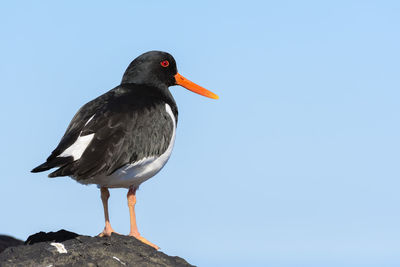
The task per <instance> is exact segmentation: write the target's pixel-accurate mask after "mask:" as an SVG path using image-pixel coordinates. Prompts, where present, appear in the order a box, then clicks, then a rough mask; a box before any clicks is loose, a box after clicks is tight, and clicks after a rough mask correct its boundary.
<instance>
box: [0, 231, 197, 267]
mask: <svg viewBox="0 0 400 267" xmlns="http://www.w3.org/2000/svg"><path fill="white" fill-rule="evenodd" d="M16 245H17V246H16ZM0 266H1V267H3V266H4V267H8V266H35V267H36V266H43V267H56V266H57V267H58V266H93V267H94V266H111V267H113V266H118V267H120V266H146V267H150V266H193V265H190V264H189V263H187V262H186V261H185V260H184V259H182V258H179V257H171V256H168V255H166V254H164V253H162V252H159V251H157V250H155V249H154V248H152V247H150V246H148V245H146V244H143V243H142V242H140V241H139V240H137V239H136V238H133V237H129V236H123V235H117V234H112V235H111V236H110V237H97V236H96V237H90V236H82V235H78V234H76V233H72V232H68V231H65V230H60V231H58V232H55V233H53V232H50V233H44V232H40V233H37V234H34V235H31V236H30V237H29V238H28V239H27V241H26V242H25V245H19V243H13V244H12V246H10V247H8V248H6V249H5V250H4V251H3V252H2V253H0Z"/></svg>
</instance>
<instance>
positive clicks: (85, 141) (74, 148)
mask: <svg viewBox="0 0 400 267" xmlns="http://www.w3.org/2000/svg"><path fill="white" fill-rule="evenodd" d="M93 117H94V115H93V116H92V117H90V119H89V120H88V121H87V122H86V123H85V126H86V125H87V124H88V123H89V122H90V121H91V120H92V119H93ZM81 133H82V132H81ZM93 137H94V133H92V134H88V135H85V136H81V135H80V134H79V137H78V139H76V141H75V143H73V144H72V145H71V146H70V147H68V148H67V149H65V150H64V152H62V153H61V154H60V155H58V156H57V157H70V156H72V157H73V158H74V160H78V159H80V158H81V157H82V154H83V152H85V150H86V148H87V147H88V146H89V144H90V142H91V141H92V139H93Z"/></svg>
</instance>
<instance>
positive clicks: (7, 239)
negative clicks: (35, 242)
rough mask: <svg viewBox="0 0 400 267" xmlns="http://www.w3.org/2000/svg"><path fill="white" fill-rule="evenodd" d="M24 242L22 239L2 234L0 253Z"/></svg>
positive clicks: (0, 237)
mask: <svg viewBox="0 0 400 267" xmlns="http://www.w3.org/2000/svg"><path fill="white" fill-rule="evenodd" d="M22 244H24V242H23V241H22V240H19V239H16V238H14V237H12V236H8V235H0V253H1V252H2V251H3V250H5V249H6V248H8V247H16V246H19V245H22Z"/></svg>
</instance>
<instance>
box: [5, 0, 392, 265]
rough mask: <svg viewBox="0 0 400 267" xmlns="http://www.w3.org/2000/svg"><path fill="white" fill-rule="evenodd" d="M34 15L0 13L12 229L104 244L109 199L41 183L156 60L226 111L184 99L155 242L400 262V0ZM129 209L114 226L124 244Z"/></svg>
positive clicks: (262, 261) (152, 221) (58, 9)
mask: <svg viewBox="0 0 400 267" xmlns="http://www.w3.org/2000/svg"><path fill="white" fill-rule="evenodd" d="M37 2H38V1H8V2H7V3H5V2H3V3H2V4H1V6H0V25H1V26H0V35H1V42H0V51H1V52H0V53H1V60H0V77H1V79H0V80H1V94H2V96H1V100H2V101H1V105H0V114H1V115H0V116H1V125H2V126H1V127H2V129H1V132H2V134H1V138H0V140H1V151H2V153H0V161H1V179H0V203H1V204H0V205H1V220H0V232H2V233H5V234H11V235H14V236H16V237H18V238H22V239H25V238H26V237H27V236H28V235H29V234H32V233H35V232H38V231H55V230H59V229H61V228H65V229H67V230H70V231H75V232H78V233H81V234H86V235H96V234H98V233H99V232H100V231H101V230H102V228H103V226H104V222H103V211H102V206H101V201H100V197H99V191H98V189H97V188H96V187H95V186H83V185H80V184H78V183H76V182H75V181H73V180H71V179H69V178H58V179H48V178H46V174H45V173H42V174H31V173H29V171H30V170H31V169H32V167H34V166H36V165H38V164H39V163H42V162H43V161H44V160H45V158H46V157H47V156H48V155H49V153H50V152H51V151H52V149H53V148H54V147H55V146H56V145H57V143H58V141H59V140H60V138H61V136H62V134H63V132H64V131H65V128H66V126H67V125H68V123H69V121H70V119H71V118H72V116H73V115H74V114H75V112H76V111H77V110H78V108H79V107H80V106H81V105H83V104H84V103H86V102H87V101H89V100H91V99H93V98H95V97H96V96H98V95H100V94H102V93H104V92H106V91H107V90H109V89H111V88H113V87H114V86H116V85H117V84H118V83H119V82H120V80H121V77H122V74H123V72H124V70H125V68H126V67H127V65H128V64H129V63H130V62H131V60H133V59H134V58H135V57H136V56H138V55H139V54H141V53H143V52H146V51H148V50H154V49H156V50H164V51H168V52H170V53H171V54H172V55H173V56H174V57H175V59H176V60H177V63H178V69H179V71H180V73H181V74H182V75H184V76H186V77H188V78H189V79H191V80H193V81H194V82H197V83H198V84H200V85H202V86H204V87H206V88H207V89H209V90H212V91H214V92H216V93H217V94H219V95H220V100H218V101H214V100H210V99H207V98H204V97H201V96H198V95H195V94H193V93H191V92H189V91H187V90H185V89H183V88H180V87H172V88H171V91H172V93H173V95H174V96H175V99H176V101H177V103H178V107H179V111H180V117H179V123H178V132H177V138H176V143H175V148H174V151H173V154H172V157H171V159H170V161H169V162H168V164H167V165H166V167H165V168H164V169H163V170H162V171H161V173H159V174H158V175H157V176H156V177H154V178H153V179H151V180H149V181H147V182H146V183H144V184H143V185H142V187H141V188H140V191H139V192H138V204H137V213H138V214H137V217H138V224H139V230H141V233H142V235H143V236H145V237H146V238H148V239H149V240H150V241H152V242H154V243H155V244H157V245H159V246H160V247H161V248H162V251H163V252H165V253H167V254H170V255H179V256H181V257H184V258H185V259H187V260H188V261H189V262H190V263H192V264H196V265H199V266H245V265H246V266H284V267H289V266H296V267H297V266H307V267H309V266H349V267H350V266H351V267H353V266H379V267H382V266H399V265H400V210H399V204H400V194H399V186H400V180H399V178H400V168H399V166H400V165H399V161H400V152H399V151H400V138H399V136H400V124H399V116H400V107H399V98H400V75H399V74H400V63H399V62H400V49H399V47H400V16H399V14H400V2H399V1H240V2H239V1H142V2H146V3H142V4H135V3H133V2H134V1H113V2H112V3H110V2H108V1H107V3H106V1H65V2H64V3H60V2H59V1H57V3H56V2H55V1H40V3H37ZM135 2H137V1H135ZM125 196H126V190H124V189H114V190H112V191H111V199H110V213H111V223H112V225H113V227H114V228H115V229H116V230H117V231H118V232H120V233H124V234H127V233H128V231H129V215H128V209H127V205H126V198H125Z"/></svg>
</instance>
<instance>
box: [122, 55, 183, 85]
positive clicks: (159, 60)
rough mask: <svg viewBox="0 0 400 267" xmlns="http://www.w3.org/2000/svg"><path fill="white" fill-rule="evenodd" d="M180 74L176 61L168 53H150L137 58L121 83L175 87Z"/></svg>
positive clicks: (130, 65)
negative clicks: (177, 75)
mask: <svg viewBox="0 0 400 267" xmlns="http://www.w3.org/2000/svg"><path fill="white" fill-rule="evenodd" d="M177 73H178V70H177V68H176V62H175V59H174V58H173V57H172V56H171V55H170V54H168V53H166V52H161V51H150V52H147V53H144V54H142V55H140V56H138V57H137V58H135V59H134V60H133V61H132V62H131V64H129V66H128V68H127V69H126V71H125V73H124V76H123V77H122V81H121V83H141V84H148V85H153V86H157V87H168V86H172V85H175V84H176V82H175V77H174V76H175V75H176V74H177Z"/></svg>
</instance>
